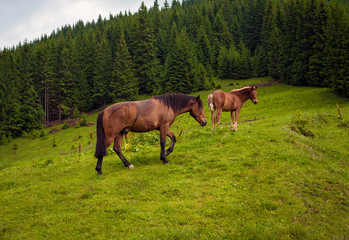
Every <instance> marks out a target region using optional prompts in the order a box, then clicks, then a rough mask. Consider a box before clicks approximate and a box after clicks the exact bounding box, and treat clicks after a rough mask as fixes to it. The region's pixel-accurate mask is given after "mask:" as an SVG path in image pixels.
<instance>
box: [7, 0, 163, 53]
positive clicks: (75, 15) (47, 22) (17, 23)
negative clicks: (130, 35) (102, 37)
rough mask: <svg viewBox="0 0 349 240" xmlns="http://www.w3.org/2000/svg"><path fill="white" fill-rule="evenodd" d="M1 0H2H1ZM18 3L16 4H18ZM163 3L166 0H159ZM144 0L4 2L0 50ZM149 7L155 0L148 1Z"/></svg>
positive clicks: (131, 8)
mask: <svg viewBox="0 0 349 240" xmlns="http://www.w3.org/2000/svg"><path fill="white" fill-rule="evenodd" d="M0 1H1V0H0ZM14 2H16V3H14ZM158 2H159V4H160V6H161V5H163V3H164V2H165V0H159V1H158ZM141 3H142V0H128V1H125V0H99V1H98V0H75V1H72V0H46V1H45V0H17V1H5V2H4V3H3V2H1V5H2V6H1V8H0V49H3V47H12V46H14V45H17V44H18V43H19V42H23V41H24V40H25V39H27V40H28V41H29V42H30V41H32V40H34V39H37V38H40V37H41V36H42V35H44V34H47V35H50V34H51V33H52V31H54V30H57V28H61V27H62V26H65V25H67V24H70V25H73V24H75V23H76V22H77V21H79V20H83V21H84V22H85V23H86V22H91V21H92V20H93V19H94V20H97V19H98V16H99V15H101V16H102V18H109V14H110V13H111V14H113V15H116V14H118V13H119V12H125V11H131V12H132V13H133V12H136V11H138V9H139V7H140V6H141ZM144 3H145V5H146V6H147V7H150V6H152V5H153V3H154V0H144Z"/></svg>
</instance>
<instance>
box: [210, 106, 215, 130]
mask: <svg viewBox="0 0 349 240" xmlns="http://www.w3.org/2000/svg"><path fill="white" fill-rule="evenodd" d="M210 110H211V109H210ZM215 111H216V110H214V109H213V111H212V110H211V121H212V130H214V125H215V117H214V114H215Z"/></svg>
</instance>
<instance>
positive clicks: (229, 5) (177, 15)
mask: <svg viewBox="0 0 349 240" xmlns="http://www.w3.org/2000/svg"><path fill="white" fill-rule="evenodd" d="M348 36H349V14H348V8H347V7H346V5H344V4H342V3H341V2H338V1H327V0H183V1H182V2H181V3H180V2H179V1H177V0H173V1H172V3H171V5H170V4H169V3H168V2H167V1H165V3H164V6H159V4H158V1H157V0H155V1H154V4H153V6H152V7H150V8H147V7H146V6H145V5H144V3H142V5H141V6H140V8H139V10H138V12H135V13H130V12H124V13H119V14H117V15H112V14H110V16H109V19H106V18H104V19H102V18H101V16H99V18H98V19H97V20H96V21H92V22H87V23H84V22H83V21H78V22H77V23H76V24H74V25H73V26H71V25H66V26H64V27H61V28H60V29H57V30H56V31H53V32H52V33H51V34H50V35H49V36H47V35H44V36H41V38H39V39H36V40H34V41H32V42H29V43H28V42H27V41H24V43H20V44H18V45H17V46H16V47H13V48H4V49H3V50H1V52H0V143H5V142H6V141H8V139H10V138H12V137H18V136H21V135H22V134H23V133H25V132H30V131H32V130H33V129H38V128H40V127H41V126H42V124H43V123H44V122H48V121H52V120H56V119H65V118H67V117H79V115H80V113H81V112H87V111H90V110H92V109H96V108H99V107H101V106H104V105H107V104H110V103H113V102H115V101H124V100H135V99H136V98H137V96H138V95H139V94H151V95H157V94H161V93H167V92H182V93H191V92H194V91H199V90H204V89H211V88H214V87H215V82H214V76H218V77H220V78H230V79H242V78H249V77H252V76H272V77H274V78H276V79H282V80H283V81H284V82H285V83H288V84H292V85H311V86H325V87H329V88H332V89H334V90H335V91H337V92H339V93H340V94H342V95H346V96H348V95H349V38H348Z"/></svg>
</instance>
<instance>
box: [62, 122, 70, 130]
mask: <svg viewBox="0 0 349 240" xmlns="http://www.w3.org/2000/svg"><path fill="white" fill-rule="evenodd" d="M67 128H69V124H68V121H65V122H64V123H63V126H62V129H67Z"/></svg>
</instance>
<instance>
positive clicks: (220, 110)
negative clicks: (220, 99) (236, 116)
mask: <svg viewBox="0 0 349 240" xmlns="http://www.w3.org/2000/svg"><path fill="white" fill-rule="evenodd" d="M221 115H222V108H217V116H216V122H217V125H219V124H221Z"/></svg>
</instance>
